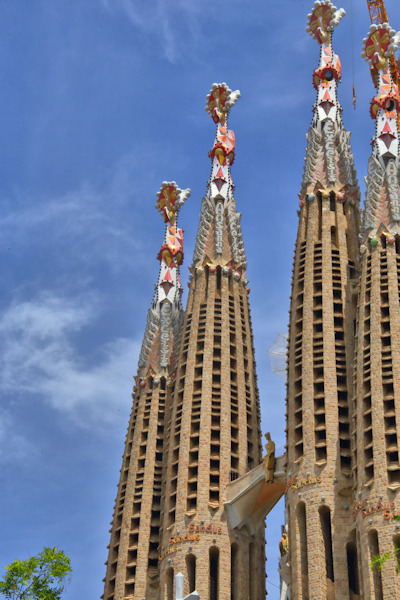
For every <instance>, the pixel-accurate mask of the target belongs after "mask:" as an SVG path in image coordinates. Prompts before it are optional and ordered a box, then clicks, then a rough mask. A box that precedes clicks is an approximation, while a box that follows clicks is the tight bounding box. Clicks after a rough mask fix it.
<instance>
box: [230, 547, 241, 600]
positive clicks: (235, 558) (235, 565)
mask: <svg viewBox="0 0 400 600" xmlns="http://www.w3.org/2000/svg"><path fill="white" fill-rule="evenodd" d="M238 578H239V546H238V545H237V544H232V548H231V600H240V599H239V590H238V587H239V579H238Z"/></svg>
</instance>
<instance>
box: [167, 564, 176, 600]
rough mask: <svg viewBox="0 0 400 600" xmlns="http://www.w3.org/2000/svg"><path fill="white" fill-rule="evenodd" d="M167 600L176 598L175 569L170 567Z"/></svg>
mask: <svg viewBox="0 0 400 600" xmlns="http://www.w3.org/2000/svg"><path fill="white" fill-rule="evenodd" d="M166 587H167V594H166V595H167V600H174V569H173V568H172V567H170V568H169V569H168V571H167V580H166Z"/></svg>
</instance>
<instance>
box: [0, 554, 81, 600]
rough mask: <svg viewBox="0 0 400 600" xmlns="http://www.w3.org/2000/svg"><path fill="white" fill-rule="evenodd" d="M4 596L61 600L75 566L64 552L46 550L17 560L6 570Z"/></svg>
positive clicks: (0, 587)
mask: <svg viewBox="0 0 400 600" xmlns="http://www.w3.org/2000/svg"><path fill="white" fill-rule="evenodd" d="M5 570H6V573H5V575H4V577H3V579H2V580H1V581H0V597H3V598H7V600H59V598H60V597H61V594H62V592H63V590H64V585H65V581H66V577H67V575H68V573H71V563H70V560H69V558H68V556H66V555H65V554H64V552H62V551H61V550H58V549H57V548H44V549H43V550H42V552H40V554H37V555H36V556H32V557H31V558H28V560H14V562H12V563H11V564H10V565H8V566H7V567H5Z"/></svg>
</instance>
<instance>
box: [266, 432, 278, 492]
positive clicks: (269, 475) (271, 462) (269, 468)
mask: <svg viewBox="0 0 400 600" xmlns="http://www.w3.org/2000/svg"><path fill="white" fill-rule="evenodd" d="M265 439H266V440H267V443H266V444H265V449H266V451H267V454H266V455H265V456H264V468H265V481H266V482H267V483H272V482H273V481H274V471H275V443H274V442H273V441H272V440H271V435H270V433H269V431H268V433H266V434H265Z"/></svg>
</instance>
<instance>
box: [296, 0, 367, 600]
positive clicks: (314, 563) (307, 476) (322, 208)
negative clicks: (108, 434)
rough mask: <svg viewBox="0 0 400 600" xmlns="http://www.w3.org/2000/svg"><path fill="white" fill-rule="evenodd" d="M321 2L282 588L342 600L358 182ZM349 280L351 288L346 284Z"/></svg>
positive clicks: (299, 244)
mask: <svg viewBox="0 0 400 600" xmlns="http://www.w3.org/2000/svg"><path fill="white" fill-rule="evenodd" d="M335 11H336V9H335V7H333V6H332V5H331V3H330V2H328V1H325V2H321V3H316V5H315V7H314V9H313V11H312V13H311V14H310V15H309V27H308V30H309V31H310V33H311V35H312V37H314V38H316V39H317V40H318V42H319V44H320V48H321V54H320V63H319V67H318V68H317V69H316V70H315V71H314V85H315V87H316V89H317V101H316V103H315V105H314V118H313V121H312V125H311V128H310V130H309V132H308V135H307V140H308V145H307V153H306V159H305V160H306V164H305V169H304V177H303V183H302V188H301V192H300V195H299V196H300V213H299V215H300V217H299V228H298V235H297V241H296V248H295V257H294V270H293V283H292V296H291V308H290V326H289V355H288V386H287V453H288V464H287V473H288V492H287V514H288V523H289V552H290V559H289V563H290V567H291V583H290V596H291V598H295V599H296V600H321V599H325V598H329V599H334V598H336V599H340V600H345V599H349V598H351V597H352V596H350V589H349V578H348V569H347V556H346V551H347V544H348V542H349V532H350V531H351V528H352V526H353V524H352V514H351V503H352V499H351V495H352V492H353V481H352V468H351V467H352V465H351V448H350V442H351V435H350V416H351V415H350V411H351V398H352V372H353V327H354V319H355V296H354V293H355V292H356V289H355V286H354V284H355V283H356V281H357V278H356V275H357V262H356V261H357V256H358V229H359V226H358V221H359V208H358V201H359V190H358V184H357V179H356V174H355V170H354V165H353V156H352V152H351V148H350V144H349V134H348V133H347V132H346V131H345V130H344V128H343V124H342V121H341V108H340V105H339V102H338V99H337V83H338V81H339V79H340V61H339V58H338V56H337V55H335V54H334V52H333V49H332V44H331V32H332V30H333V27H334V25H336V24H337V22H338V21H339V20H340V17H341V16H342V11H336V12H335ZM353 286H354V287H353Z"/></svg>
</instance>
